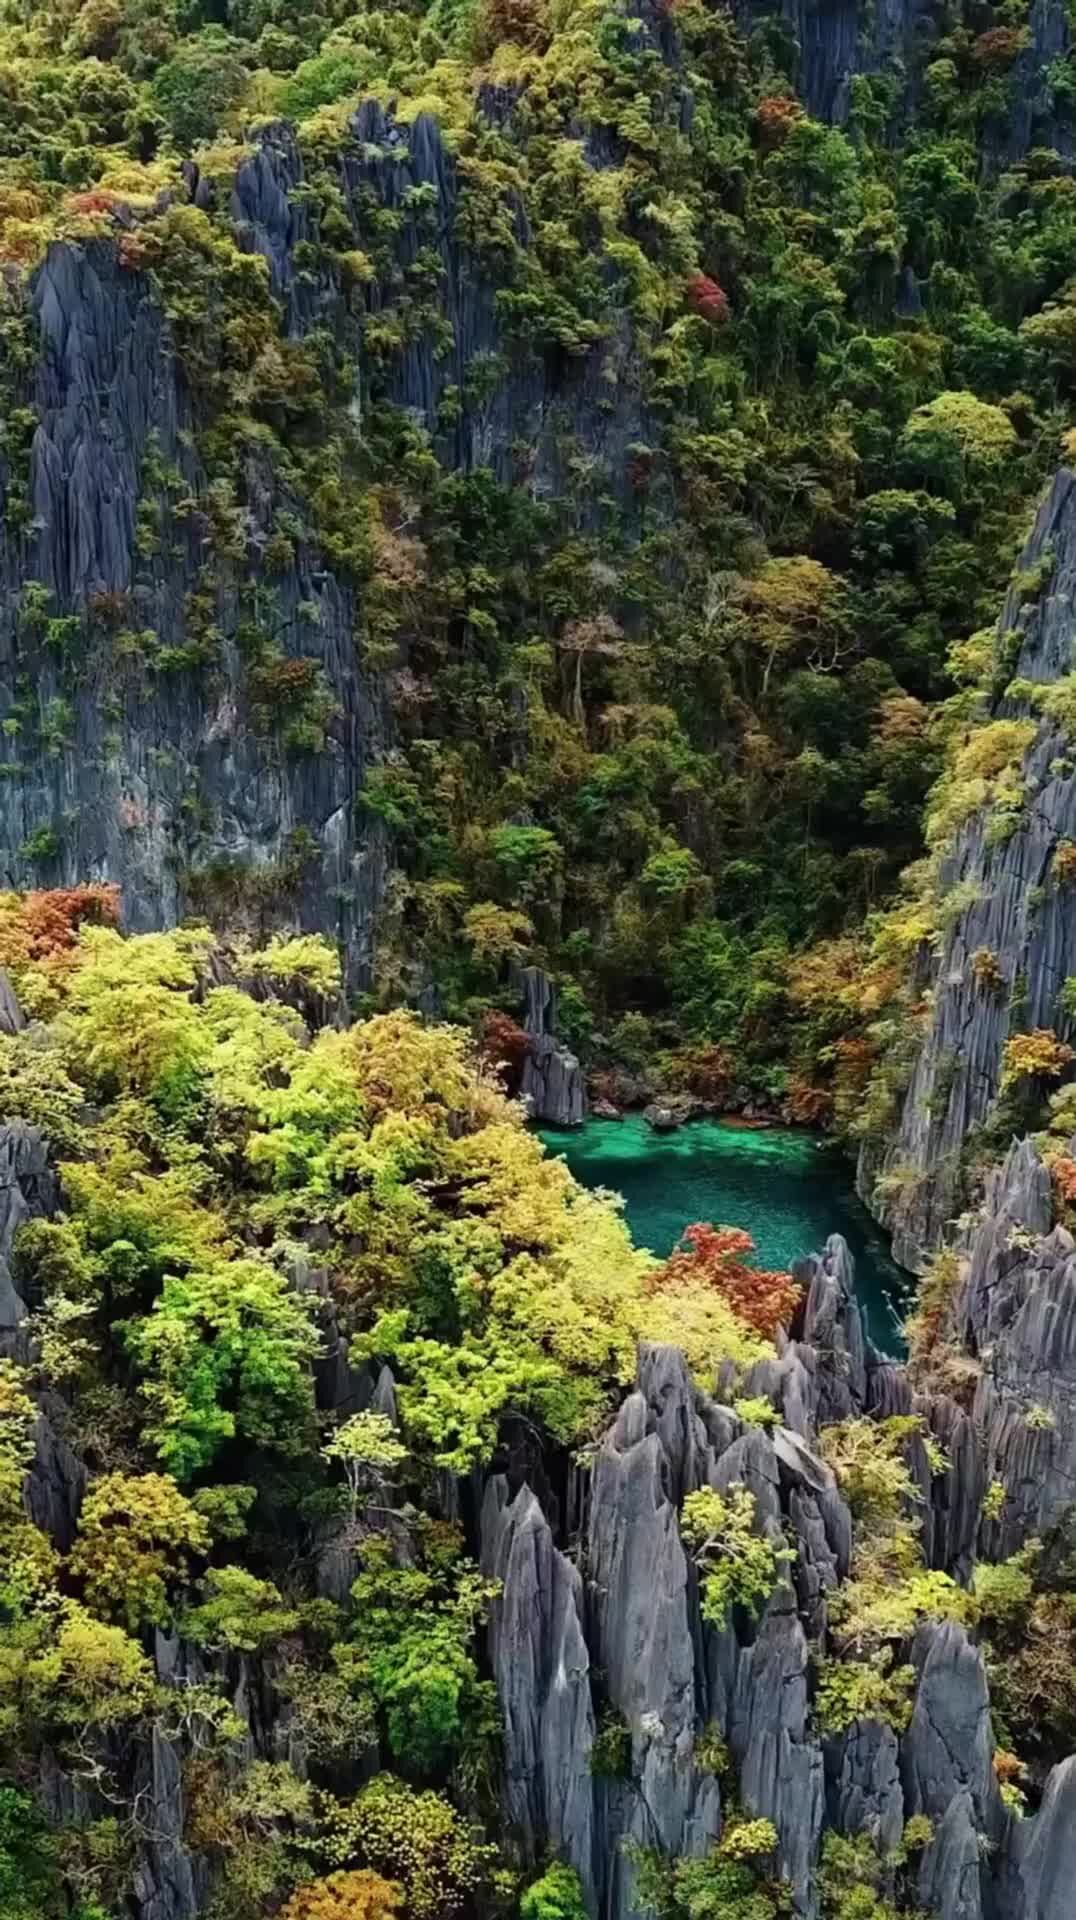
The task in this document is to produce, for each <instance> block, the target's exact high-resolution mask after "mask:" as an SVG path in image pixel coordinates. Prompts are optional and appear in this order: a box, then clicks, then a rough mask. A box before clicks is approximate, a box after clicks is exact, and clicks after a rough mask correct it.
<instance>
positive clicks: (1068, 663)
mask: <svg viewBox="0 0 1076 1920" xmlns="http://www.w3.org/2000/svg"><path fill="white" fill-rule="evenodd" d="M1037 576H1042V577H1043V583H1042V585H1041V589H1040V588H1037V587H1036V586H1031V587H1029V586H1028V584H1027V582H1028V581H1034V580H1036V577H1037ZM1015 580H1016V584H1015V585H1014V586H1013V587H1012V589H1011V591H1010V593H1009V595H1008V598H1007V599H1006V602H1005V605H1004V607H1003V609H1002V613H1001V617H1000V620H999V622H998V650H999V652H1001V651H1003V652H1004V657H1005V661H1006V665H1007V668H1011V671H1012V674H1013V676H1014V677H1015V679H1016V680H1017V681H1024V682H1032V683H1034V684H1035V685H1036V686H1040V687H1044V686H1049V685H1051V684H1052V683H1055V682H1058V681H1060V680H1062V679H1064V678H1065V677H1066V676H1067V675H1069V674H1070V673H1071V671H1072V659H1073V655H1072V646H1073V637H1074V634H1076V614H1074V611H1073V608H1074V597H1076V476H1074V475H1073V474H1072V473H1071V472H1070V471H1069V470H1068V469H1067V468H1065V469H1062V471H1061V472H1060V473H1059V474H1058V475H1057V478H1056V479H1055V481H1054V483H1053V486H1052V487H1051V489H1050V492H1049V495H1048V497H1047V499H1046V500H1045V501H1044V503H1043V505H1042V507H1041V509H1040V511H1039V513H1038V516H1037V518H1036V521H1035V525H1034V528H1033V530H1032V533H1031V536H1030V538H1029V540H1028V542H1027V545H1026V547H1025V549H1024V552H1023V554H1022V556H1021V559H1020V563H1019V567H1018V569H1017V573H1016V575H1015ZM1022 582H1023V584H1022ZM1036 592H1037V597H1029V595H1031V596H1034V595H1035V594H1036ZM992 711H993V715H994V717H997V718H1002V719H1024V720H1033V721H1034V722H1035V723H1036V728H1037V730H1036V731H1035V734H1034V739H1033V740H1032V742H1031V744H1030V746H1029V748H1028V750H1027V752H1026V754H1025V755H1024V757H1023V761H1022V765H1021V767H1020V772H1019V780H1020V784H1021V789H1022V802H1021V804H1020V806H1019V809H1018V811H1017V812H1016V813H1015V814H1013V813H1008V814H1007V815H1006V817H1005V818H1004V820H999V818H998V817H997V815H996V814H994V813H992V812H991V810H990V809H989V808H985V809H979V810H977V811H975V812H974V813H973V814H972V816H971V818H970V819H969V820H968V821H967V823H966V825H965V826H964V827H963V828H962V829H961V830H960V831H959V833H958V834H957V835H956V838H955V841H954V844H953V845H952V847H951V849H950V850H949V851H947V852H946V853H945V854H944V855H943V857H942V860H941V866H940V873H939V877H938V892H939V894H940V895H941V897H942V898H943V900H944V899H945V898H946V897H949V898H951V899H953V900H954V901H955V902H956V903H958V904H959V903H960V902H961V901H966V902H967V904H966V905H965V906H964V908H963V910H962V911H958V912H957V913H956V914H955V916H954V917H953V919H952V923H951V924H950V925H949V926H948V929H947V931H946V932H945V933H944V936H943V937H942V938H941V940H940V943H939V946H938V951H937V953H936V954H934V955H932V956H929V957H926V958H925V960H924V963H923V975H922V979H921V985H922V989H923V992H924V995H925V1000H926V1011H925V1015H924V1021H925V1031H924V1036H923V1040H922V1044H921V1046H920V1047H919V1050H918V1053H917V1056H916V1059H915V1064H914V1067H913V1070H912V1074H911V1079H910V1082H909V1084H908V1087H907V1091H906V1093H905V1094H904V1096H903V1100H902V1105H901V1111H900V1117H899V1121H898V1124H897V1126H896V1128H895V1131H894V1133H893V1136H892V1138H891V1139H890V1141H889V1142H888V1144H887V1146H886V1148H885V1150H884V1152H883V1154H882V1155H881V1157H880V1158H879V1156H878V1155H877V1154H876V1153H875V1152H874V1151H873V1150H866V1151H865V1152H864V1154H863V1155H862V1156H861V1161H860V1185H861V1190H862V1192H863V1194H864V1197H865V1198H867V1199H868V1201H869V1200H870V1199H871V1197H872V1196H874V1195H878V1194H880V1195H881V1201H880V1210H881V1212H882V1215H883V1217H884V1218H885V1219H886V1221H887V1223H888V1224H889V1225H890V1226H891V1227H892V1230H893V1246H894V1251H895V1253H896V1255H897V1258H898V1259H900V1260H902V1261H903V1262H904V1263H905V1264H906V1265H907V1266H910V1267H918V1266H919V1265H921V1264H922V1261H923V1258H924V1256H925V1255H926V1254H927V1253H929V1252H930V1251H931V1249H933V1248H934V1247H936V1246H938V1245H939V1244H940V1242H941V1240H942V1238H943V1235H944V1233H945V1230H946V1227H947V1225H948V1224H949V1223H950V1222H951V1221H952V1219H953V1216H954V1215H955V1214H957V1213H959V1211H960V1208H961V1205H962V1196H963V1191H964V1182H963V1174H964V1166H965V1156H966V1153H967V1151H968V1149H969V1148H970V1147H972V1146H973V1145H974V1140H975V1135H976V1132H977V1130H978V1129H980V1128H981V1127H982V1126H983V1125H984V1123H985V1122H986V1121H987V1120H988V1118H989V1116H990V1115H991V1112H992V1109H993V1106H994V1102H995V1100H996V1097H997V1095H998V1090H999V1086H1000V1082H1001V1074H1002V1053H1003V1049H1004V1046H1005V1042H1006V1040H1007V1038H1008V1037H1009V1035H1010V1034H1011V1033H1015V1032H1017V1031H1020V1030H1023V1029H1034V1028H1052V1029H1054V1030H1056V1031H1057V1032H1059V1033H1061V1034H1062V1035H1063V1034H1064V1033H1066V1032H1067V1030H1068V1020H1067V1016H1066V1015H1065V1012H1064V1010H1063V1008H1062V1006H1061V1004H1060V1002H1059V999H1058V995H1059V993H1060V990H1061V988H1062V987H1063V985H1064V983H1065V981H1066V980H1067V979H1068V978H1069V977H1070V976H1071V975H1072V974H1073V973H1076V920H1074V916H1073V911H1072V895H1071V891H1070V890H1069V888H1068V886H1067V884H1066V883H1065V882H1064V880H1063V879H1062V877H1061V876H1060V874H1055V873H1054V872H1053V871H1052V862H1053V859H1054V856H1055V854H1056V852H1057V850H1058V848H1059V846H1061V845H1062V843H1065V842H1067V841H1069V840H1071V839H1072V838H1073V837H1076V774H1074V772H1073V765H1072V742H1071V738H1070V735H1069V733H1068V731H1067V730H1066V727H1065V726H1064V725H1063V724H1062V722H1061V721H1060V720H1059V719H1056V718H1051V717H1050V716H1049V715H1045V716H1043V715H1041V714H1040V710H1039V708H1038V706H1037V705H1036V703H1035V701H1034V699H1029V698H1023V697H1017V698H1013V697H1012V696H1006V697H1004V698H1002V699H1001V700H999V701H998V702H997V703H996V704H995V706H994V708H993V710H992ZM977 953H985V954H989V955H993V956H996V958H997V965H998V969H999V973H998V977H997V978H996V979H994V977H993V976H992V975H991V977H990V978H989V979H987V978H984V977H983V975H982V971H981V968H980V971H979V972H978V973H977V972H976V970H975V968H974V967H973V964H972V961H973V956H974V955H975V954H977ZM879 1175H880V1176H881V1177H882V1185H881V1187H878V1186H877V1184H876V1183H877V1179H878V1176H879ZM887 1176H888V1182H887V1178H886V1177H887ZM887 1191H888V1194H889V1195H890V1196H891V1197H889V1198H887V1197H886V1194H887Z"/></svg>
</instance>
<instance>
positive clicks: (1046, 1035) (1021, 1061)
mask: <svg viewBox="0 0 1076 1920" xmlns="http://www.w3.org/2000/svg"><path fill="white" fill-rule="evenodd" d="M1073 1057H1074V1056H1073V1052H1072V1048H1071V1047H1070V1046H1067V1045H1066V1044H1065V1042H1064V1040H1059V1039H1058V1037H1057V1035H1056V1033H1055V1032H1054V1030H1053V1028H1052V1027H1034V1028H1033V1029H1032V1031H1031V1032H1030V1033H1014V1034H1013V1035H1012V1036H1011V1038H1010V1039H1008V1040H1006V1042H1005V1046H1004V1049H1003V1050H1002V1055H1001V1085H1002V1087H1003V1088H1004V1087H1009V1086H1011V1085H1012V1083H1013V1081H1014V1080H1033V1079H1039V1078H1042V1079H1044V1080H1059V1079H1060V1078H1061V1075H1062V1073H1063V1072H1064V1070H1065V1068H1066V1067H1068V1066H1071V1064H1072V1060H1073Z"/></svg>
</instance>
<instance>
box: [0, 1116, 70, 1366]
mask: <svg viewBox="0 0 1076 1920" xmlns="http://www.w3.org/2000/svg"><path fill="white" fill-rule="evenodd" d="M58 1200H59V1189H58V1186H57V1182H56V1176H55V1174H54V1173H53V1172H52V1169H51V1168H50V1166H49V1163H48V1145H47V1142H46V1141H45V1140H44V1139H43V1138H42V1135H41V1134H40V1133H39V1132H38V1130H37V1128H36V1127H30V1126H26V1125H24V1124H23V1123H22V1122H21V1121H18V1120H15V1121H12V1122H11V1123H10V1125H8V1126H0V1343H3V1344H5V1345H6V1347H7V1350H8V1351H10V1352H12V1353H17V1352H18V1339H17V1333H16V1330H17V1328H18V1327H19V1326H21V1324H22V1322H23V1321H24V1320H25V1318H26V1315H27V1312H28V1308H27V1304H26V1301H25V1300H24V1299H23V1298H22V1296H21V1294H20V1293H19V1292H18V1291H17V1290H16V1286H15V1282H14V1280H13V1278H12V1273H11V1259H12V1252H13V1249H14V1245H15V1236H16V1234H17V1233H18V1231H19V1228H20V1227H21V1226H24V1225H25V1223H26V1222H27V1221H28V1220H39V1219H44V1218H46V1217H47V1216H48V1215H49V1214H50V1213H53V1212H54V1211H55V1209H56V1206H57V1204H58Z"/></svg>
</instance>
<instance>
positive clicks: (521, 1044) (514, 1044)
mask: <svg viewBox="0 0 1076 1920" xmlns="http://www.w3.org/2000/svg"><path fill="white" fill-rule="evenodd" d="M530 1044H531V1043H530V1036H529V1034H527V1033H525V1032H524V1030H523V1028H522V1027H521V1026H519V1025H518V1024H517V1022H516V1021H515V1020H513V1019H512V1017H511V1014H508V1013H501V1012H500V1011H499V1009H498V1008H496V1007H490V1008H489V1009H488V1010H487V1012H485V1013H484V1014H483V1015H482V1023H481V1026H480V1028H479V1034H478V1050H479V1052H480V1054H481V1055H482V1058H483V1060H484V1061H485V1063H486V1065H487V1067H491V1068H492V1070H493V1072H494V1073H496V1074H498V1075H499V1077H500V1080H501V1084H502V1085H503V1087H504V1089H505V1092H506V1093H518V1092H519V1089H520V1084H521V1082H522V1079H523V1062H524V1060H525V1059H526V1058H527V1054H528V1053H529V1051H530Z"/></svg>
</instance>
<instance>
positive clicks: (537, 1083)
mask: <svg viewBox="0 0 1076 1920" xmlns="http://www.w3.org/2000/svg"><path fill="white" fill-rule="evenodd" d="M521 984H522V989H523V1029H524V1032H525V1033H526V1035H527V1039H528V1047H527V1055H526V1058H525V1060H524V1062H523V1083H522V1094H523V1099H524V1102H525V1104H526V1107H527V1111H528V1112H529V1114H530V1116H531V1118H532V1120H545V1121H547V1122H548V1123H549V1125H550V1126H553V1127H578V1126H581V1125H582V1122H583V1120H584V1119H585V1118H586V1111H587V1095H586V1082H585V1080H584V1077H583V1069H582V1067H581V1066H580V1064H579V1062H578V1060H577V1059H576V1057H575V1054H574V1053H572V1052H571V1051H570V1049H569V1048H568V1047H565V1046H562V1045H561V1043H560V1042H559V1041H558V1039H557V1036H556V1019H557V996H556V991H555V989H554V986H553V983H552V981H551V980H550V978H549V975H548V974H547V973H544V972H543V970H542V968H541V967H524V968H523V970H522V975H521Z"/></svg>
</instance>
